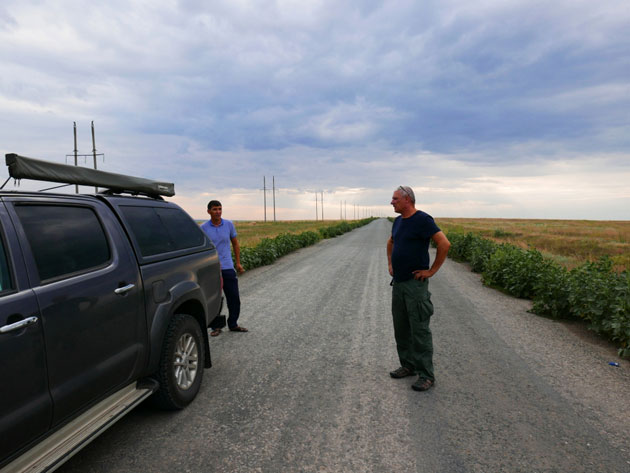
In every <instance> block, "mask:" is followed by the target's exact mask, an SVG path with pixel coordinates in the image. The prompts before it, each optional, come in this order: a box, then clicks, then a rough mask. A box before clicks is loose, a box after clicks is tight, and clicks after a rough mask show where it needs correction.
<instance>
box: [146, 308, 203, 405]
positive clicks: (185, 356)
mask: <svg viewBox="0 0 630 473" xmlns="http://www.w3.org/2000/svg"><path fill="white" fill-rule="evenodd" d="M203 344H204V339H203V335H202V333H201V329H200V328H199V324H198V323H197V321H196V320H195V319H194V318H193V317H192V316H190V315H186V314H178V315H175V316H174V317H173V319H172V320H171V323H170V324H169V326H168V329H167V331H166V336H165V337H164V344H163V345H162V353H161V355H160V366H159V368H158V372H157V373H156V378H157V380H158V382H159V383H160V388H159V389H158V391H157V392H156V393H155V395H154V396H153V400H154V403H155V404H156V405H157V406H158V407H160V408H162V409H168V410H177V409H183V408H184V407H186V406H187V405H188V404H190V403H191V402H192V400H193V399H195V396H197V393H198V392H199V388H200V387H201V379H202V377H203V367H204V365H205V363H204V353H205V350H204V345H203Z"/></svg>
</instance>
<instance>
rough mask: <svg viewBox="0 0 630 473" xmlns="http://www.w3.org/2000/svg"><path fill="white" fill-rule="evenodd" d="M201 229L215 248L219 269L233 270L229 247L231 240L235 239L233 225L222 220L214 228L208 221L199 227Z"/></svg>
mask: <svg viewBox="0 0 630 473" xmlns="http://www.w3.org/2000/svg"><path fill="white" fill-rule="evenodd" d="M201 229H202V230H203V231H204V232H205V234H206V235H208V238H210V240H211V241H212V243H214V246H216V247H217V252H218V253H219V262H220V263H221V269H234V262H233V261H232V250H231V247H230V242H231V240H232V238H236V228H234V224H233V223H232V222H231V221H230V220H226V219H224V218H222V219H221V223H220V224H219V225H217V226H215V225H212V220H208V221H207V222H206V223H203V224H202V225H201Z"/></svg>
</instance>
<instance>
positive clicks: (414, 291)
mask: <svg viewBox="0 0 630 473" xmlns="http://www.w3.org/2000/svg"><path fill="white" fill-rule="evenodd" d="M392 315H393V318H394V335H395V337H396V348H397V349H398V357H399V358H400V365H401V366H404V367H405V368H409V369H410V370H412V371H414V372H416V373H417V374H418V375H419V376H421V377H422V378H427V379H430V380H431V381H435V377H434V375H433V336H432V335H431V329H430V328H429V322H430V321H431V316H432V315H433V304H432V303H431V293H430V292H429V280H428V279H425V280H424V281H417V280H415V279H410V280H409V281H403V282H394V287H393V290H392Z"/></svg>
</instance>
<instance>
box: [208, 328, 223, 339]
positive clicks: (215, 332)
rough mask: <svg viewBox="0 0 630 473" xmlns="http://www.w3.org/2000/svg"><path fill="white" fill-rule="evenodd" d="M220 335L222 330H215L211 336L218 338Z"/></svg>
mask: <svg viewBox="0 0 630 473" xmlns="http://www.w3.org/2000/svg"><path fill="white" fill-rule="evenodd" d="M220 333H221V329H220V328H215V329H214V330H213V331H212V332H210V336H211V337H216V336H217V335H219V334H220Z"/></svg>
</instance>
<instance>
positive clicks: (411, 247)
mask: <svg viewBox="0 0 630 473" xmlns="http://www.w3.org/2000/svg"><path fill="white" fill-rule="evenodd" d="M439 231H440V229H439V227H438V226H437V225H436V224H435V222H434V221H433V217H431V216H430V215H429V214H427V213H424V212H422V211H421V210H418V211H416V213H415V214H413V215H412V216H411V217H408V218H402V216H398V217H397V218H396V220H394V225H392V238H393V239H394V248H393V251H392V267H393V269H394V281H396V282H402V281H407V280H409V279H412V278H413V273H412V271H415V270H417V269H429V242H430V241H431V237H432V236H433V235H435V234H436V233H437V232H439Z"/></svg>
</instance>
